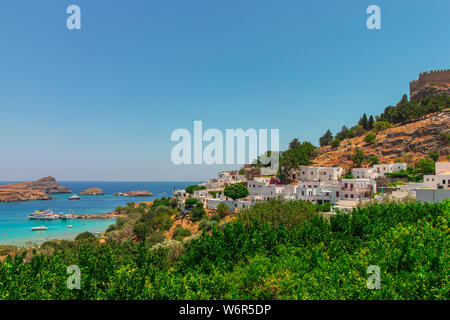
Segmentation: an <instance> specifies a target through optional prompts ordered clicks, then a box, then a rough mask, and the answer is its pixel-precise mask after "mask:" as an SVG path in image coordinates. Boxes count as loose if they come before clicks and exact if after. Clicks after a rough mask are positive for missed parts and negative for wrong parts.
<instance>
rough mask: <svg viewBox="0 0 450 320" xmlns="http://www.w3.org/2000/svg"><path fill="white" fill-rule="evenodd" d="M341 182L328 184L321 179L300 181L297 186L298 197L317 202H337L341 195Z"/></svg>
mask: <svg viewBox="0 0 450 320" xmlns="http://www.w3.org/2000/svg"><path fill="white" fill-rule="evenodd" d="M339 189H340V187H339V184H338V183H335V184H329V183H328V184H327V183H325V182H319V181H300V182H299V183H298V186H297V192H296V194H297V199H298V200H303V201H309V202H312V203H315V204H323V203H325V202H331V203H335V202H336V199H337V198H338V197H339V195H340V194H339V192H340V191H339Z"/></svg>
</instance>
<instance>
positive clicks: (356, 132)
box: [348, 125, 366, 138]
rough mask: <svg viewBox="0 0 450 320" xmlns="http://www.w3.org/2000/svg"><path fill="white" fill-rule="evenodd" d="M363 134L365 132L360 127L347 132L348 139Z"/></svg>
mask: <svg viewBox="0 0 450 320" xmlns="http://www.w3.org/2000/svg"><path fill="white" fill-rule="evenodd" d="M365 132H366V130H364V128H363V126H361V125H357V126H354V127H351V128H350V130H349V131H348V138H354V137H359V136H362V135H363V134H364V133H365Z"/></svg>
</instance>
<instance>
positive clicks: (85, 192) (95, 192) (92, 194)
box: [79, 188, 105, 196]
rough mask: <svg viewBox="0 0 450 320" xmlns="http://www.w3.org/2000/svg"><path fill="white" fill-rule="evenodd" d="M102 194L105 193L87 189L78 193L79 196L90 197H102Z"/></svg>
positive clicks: (97, 189) (98, 189)
mask: <svg viewBox="0 0 450 320" xmlns="http://www.w3.org/2000/svg"><path fill="white" fill-rule="evenodd" d="M104 194H105V193H104V192H103V190H102V189H100V188H89V189H86V190H84V191H81V192H80V193H79V195H90V196H102V195H104Z"/></svg>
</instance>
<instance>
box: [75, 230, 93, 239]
mask: <svg viewBox="0 0 450 320" xmlns="http://www.w3.org/2000/svg"><path fill="white" fill-rule="evenodd" d="M94 239H96V237H95V235H94V234H93V233H91V232H88V231H86V232H83V233H80V234H78V235H77V236H76V237H75V240H78V241H80V240H94Z"/></svg>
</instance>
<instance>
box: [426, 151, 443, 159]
mask: <svg viewBox="0 0 450 320" xmlns="http://www.w3.org/2000/svg"><path fill="white" fill-rule="evenodd" d="M427 155H428V157H430V158H431V159H433V161H434V162H437V161H439V158H440V157H441V153H440V152H439V150H438V149H432V150H430V151H428V153H427Z"/></svg>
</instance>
